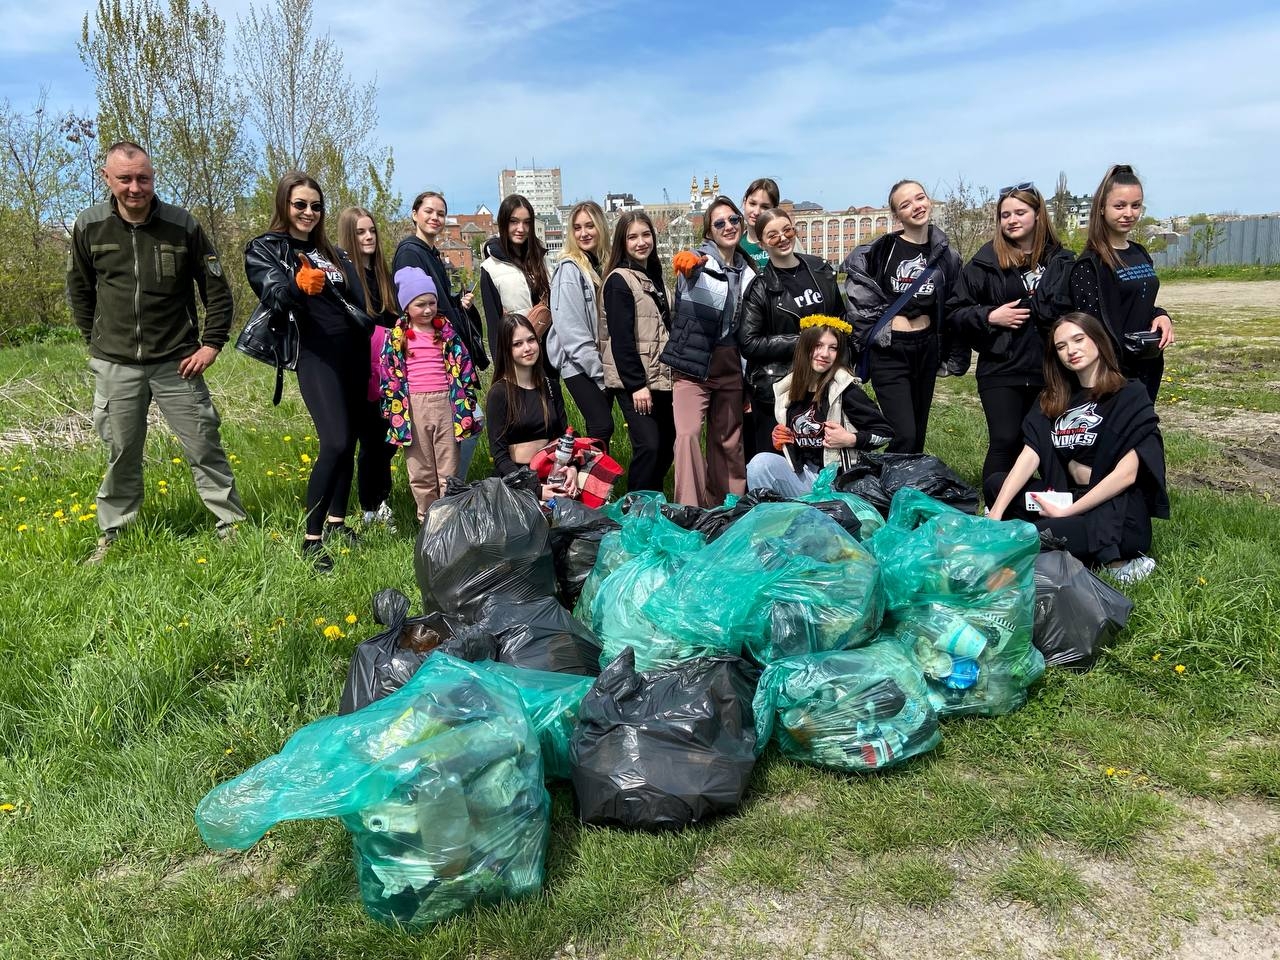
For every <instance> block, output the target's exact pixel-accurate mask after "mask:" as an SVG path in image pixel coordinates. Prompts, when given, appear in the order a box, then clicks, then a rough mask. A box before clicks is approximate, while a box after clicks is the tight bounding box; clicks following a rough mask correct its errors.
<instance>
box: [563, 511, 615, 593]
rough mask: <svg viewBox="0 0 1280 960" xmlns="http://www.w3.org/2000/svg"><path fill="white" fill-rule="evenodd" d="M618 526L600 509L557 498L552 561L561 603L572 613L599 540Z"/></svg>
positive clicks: (591, 564) (589, 569) (592, 564)
mask: <svg viewBox="0 0 1280 960" xmlns="http://www.w3.org/2000/svg"><path fill="white" fill-rule="evenodd" d="M618 528H619V524H618V522H617V521H616V520H614V519H613V518H612V517H609V516H608V515H607V514H605V513H604V512H603V511H601V510H593V509H592V508H591V507H588V506H586V505H584V504H582V503H580V502H579V501H577V500H570V499H569V498H567V497H557V498H556V502H555V506H554V507H553V508H552V510H551V558H552V560H553V561H554V562H555V568H556V590H557V592H558V594H559V596H560V602H561V603H562V604H564V606H565V607H566V608H567V609H569V610H572V609H573V605H574V604H575V603H577V602H578V596H579V595H580V594H581V593H582V585H583V583H585V582H586V579H587V576H588V575H589V574H590V573H591V570H592V568H593V567H594V566H595V565H596V557H597V556H598V555H599V553H600V541H601V540H603V539H604V535H605V534H606V533H608V532H609V531H610V530H617V529H618Z"/></svg>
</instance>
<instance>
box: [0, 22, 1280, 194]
mask: <svg viewBox="0 0 1280 960" xmlns="http://www.w3.org/2000/svg"><path fill="white" fill-rule="evenodd" d="M258 2H259V3H260V4H261V2H262V0H258ZM216 7H217V9H218V11H219V12H220V13H221V14H222V15H223V16H224V17H225V18H226V19H227V20H228V21H229V25H230V26H231V27H232V28H234V23H235V15H236V14H237V13H238V12H239V13H243V12H244V11H245V10H247V8H248V0H220V2H217V3H216ZM88 9H89V4H88V3H86V2H85V0H78V2H68V0H46V2H43V3H40V4H32V3H30V2H14V0H0V18H2V19H0V22H3V23H5V30H4V31H3V34H2V35H0V97H4V98H8V99H9V100H10V101H11V102H12V103H14V104H15V105H20V106H25V105H27V104H29V103H30V102H31V100H32V99H34V97H35V96H36V94H37V92H38V90H39V88H40V87H41V86H46V87H47V88H48V90H49V101H50V105H51V106H53V107H55V108H58V109H62V108H66V107H77V108H81V109H84V108H92V106H93V104H94V97H93V89H92V85H91V83H90V81H89V78H88V74H87V73H86V72H85V70H84V68H83V66H82V65H81V63H80V60H79V56H78V54H77V52H76V49H75V44H76V40H77V38H78V35H79V29H80V26H79V24H80V20H81V18H82V17H83V15H84V13H85V12H86V11H87V10H88ZM1116 11H1122V12H1116ZM315 20H316V25H317V27H318V28H319V29H321V30H324V29H328V30H330V31H331V32H332V34H333V36H334V37H335V38H336V39H337V40H338V42H339V43H340V45H341V46H342V48H343V50H344V53H345V55H346V66H347V69H348V71H349V72H350V73H351V74H352V75H353V77H354V78H355V79H357V80H365V79H370V78H374V77H376V79H377V82H378V86H379V112H380V130H379V136H380V138H381V139H382V141H383V142H385V143H387V144H390V145H391V146H392V147H394V149H395V154H396V166H397V175H396V186H397V187H398V189H399V190H400V191H401V192H402V193H403V194H405V196H406V198H408V197H412V195H413V194H415V193H416V192H418V191H419V190H421V189H426V188H428V187H430V188H436V189H443V190H444V192H445V193H446V194H447V195H448V197H449V199H450V206H451V208H452V209H453V210H454V211H456V212H465V211H468V210H470V209H472V208H474V206H475V205H476V204H477V203H478V202H481V201H483V202H485V203H488V204H489V206H490V207H491V208H492V207H494V205H495V203H496V199H497V173H498V171H499V170H500V169H501V168H502V167H504V166H511V165H512V164H514V163H516V161H517V160H519V162H520V164H521V165H522V166H523V165H527V164H528V163H529V162H530V161H531V160H536V162H537V163H538V165H540V166H559V167H561V168H562V170H563V177H564V192H565V200H566V201H572V200H575V199H581V198H585V197H589V196H595V197H600V196H602V195H603V194H604V193H605V192H606V191H630V192H632V193H634V194H636V196H638V197H639V198H640V199H641V200H645V201H649V202H661V199H662V189H663V187H666V188H667V189H668V190H669V191H670V193H671V197H672V199H673V200H678V199H684V198H687V195H688V185H689V178H690V177H691V176H693V175H695V174H696V175H697V177H698V178H699V180H701V178H702V177H703V176H710V175H712V174H718V175H719V177H720V183H721V186H722V188H723V189H724V190H725V191H726V192H728V193H729V194H731V195H733V196H735V197H736V196H740V195H741V192H742V189H743V187H744V186H745V185H746V183H747V182H748V181H749V180H751V179H753V178H754V177H756V176H773V177H775V178H776V179H778V181H779V182H780V183H781V184H782V188H783V192H784V194H785V195H786V196H788V197H790V198H791V199H793V200H814V201H817V202H819V203H822V204H823V205H824V206H827V207H829V208H841V207H845V206H848V205H850V204H880V203H882V202H883V198H884V194H885V193H886V191H887V188H888V186H889V185H890V184H891V183H892V182H893V181H895V180H897V179H900V178H903V177H913V178H917V179H920V180H922V181H923V182H924V183H925V184H926V186H928V187H929V188H930V189H931V190H933V191H934V192H935V193H943V192H945V191H946V189H947V187H948V185H949V184H951V183H953V182H954V181H955V179H956V178H957V177H963V178H964V179H965V180H967V181H970V182H972V183H977V184H981V185H985V186H986V187H988V188H989V189H991V190H992V191H994V190H996V189H998V188H999V187H1000V186H1001V185H1003V184H1006V183H1015V182H1019V181H1022V180H1026V179H1033V180H1035V181H1036V182H1037V183H1038V184H1039V185H1040V186H1041V189H1044V190H1046V191H1047V190H1049V189H1052V187H1053V184H1054V182H1055V180H1056V178H1057V174H1058V171H1059V170H1065V171H1066V173H1067V176H1068V181H1069V183H1070V185H1071V187H1072V189H1073V190H1074V191H1075V192H1077V193H1084V192H1088V191H1090V190H1092V188H1093V186H1094V185H1095V184H1096V183H1097V181H1098V179H1100V177H1101V175H1102V173H1103V171H1104V170H1105V169H1106V167H1107V165H1108V164H1110V163H1114V162H1129V163H1132V164H1133V165H1134V166H1135V167H1136V168H1137V170H1138V172H1139V174H1140V175H1142V176H1143V178H1144V181H1145V184H1146V195H1147V204H1148V207H1149V209H1150V211H1151V212H1152V213H1154V214H1156V215H1166V214H1172V213H1195V212H1200V211H1208V212H1215V211H1222V210H1238V211H1240V212H1271V211H1276V210H1280V177H1277V176H1276V173H1275V171H1276V157H1277V156H1280V69H1277V66H1276V59H1277V56H1278V55H1280V5H1277V4H1275V3H1271V2H1255V0H1243V2H1235V3H1230V4H1222V3H1218V4H1211V3H1204V2H1203V0H1201V2H1194V3H1192V2H1182V0H1164V2H1153V0H1128V2H1122V3H1115V2H1110V0H1109V2H1101V0H1048V2H1041V0H1022V2H1018V3H1010V2H1004V0H990V2H984V0H978V2H970V3H948V2H929V0H902V2H888V3H876V4H867V3H862V4H859V3H849V2H845V3H828V2H825V0H819V2H806V3H785V2H777V0H774V2H772V3H760V2H755V0H748V2H741V3H736V4H710V3H701V4H694V3H671V2H666V0H659V2H643V3H637V2H634V0H629V2H615V0H491V2H484V3H480V2H467V0H460V2H453V3H448V4H443V3H421V2H417V3H415V2H403V0H401V2H393V0H363V2H360V3H351V2H350V0H346V2H342V3H339V2H333V0H317V3H316V17H315Z"/></svg>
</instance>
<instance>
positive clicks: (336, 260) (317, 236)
mask: <svg viewBox="0 0 1280 960" xmlns="http://www.w3.org/2000/svg"><path fill="white" fill-rule="evenodd" d="M294 187H310V188H311V189H312V190H314V191H315V192H316V193H318V194H320V204H321V207H320V219H319V220H317V221H316V225H315V226H314V227H312V228H311V233H310V234H308V235H307V242H308V243H310V244H311V245H312V246H313V247H315V248H316V249H317V250H319V251H320V255H321V256H323V257H324V258H325V259H326V260H328V261H329V262H330V263H332V264H333V265H334V266H335V267H338V268H339V269H341V268H342V260H341V258H340V257H339V256H338V251H337V250H335V249H334V246H333V244H332V243H330V242H329V238H328V237H326V236H325V233H324V219H325V212H326V211H325V209H324V191H323V190H321V189H320V184H318V183H316V181H315V178H314V177H312V176H311V175H310V174H306V173H303V172H302V171H301V170H290V171H289V172H288V173H286V174H285V175H284V176H283V177H281V178H280V182H279V183H277V184H276V197H275V206H274V209H273V212H272V215H271V226H269V227H267V231H268V232H269V233H289V194H291V193H293V189H294ZM291 236H292V234H291Z"/></svg>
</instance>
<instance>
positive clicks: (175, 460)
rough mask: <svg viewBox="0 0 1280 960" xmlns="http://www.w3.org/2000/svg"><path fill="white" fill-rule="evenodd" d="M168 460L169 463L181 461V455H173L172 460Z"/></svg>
mask: <svg viewBox="0 0 1280 960" xmlns="http://www.w3.org/2000/svg"><path fill="white" fill-rule="evenodd" d="M169 462H170V463H181V462H182V458H181V457H174V458H173V459H172V460H170V461H169Z"/></svg>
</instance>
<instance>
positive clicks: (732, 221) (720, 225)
mask: <svg viewBox="0 0 1280 960" xmlns="http://www.w3.org/2000/svg"><path fill="white" fill-rule="evenodd" d="M740 223H742V218H741V217H740V216H738V215H737V214H734V215H733V216H731V217H721V218H720V219H719V220H712V221H711V226H713V227H715V229H717V230H723V229H724V228H725V227H726V226H730V227H736V226H737V225H738V224H740Z"/></svg>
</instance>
